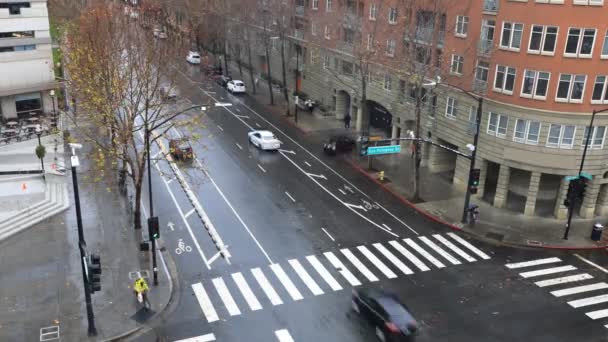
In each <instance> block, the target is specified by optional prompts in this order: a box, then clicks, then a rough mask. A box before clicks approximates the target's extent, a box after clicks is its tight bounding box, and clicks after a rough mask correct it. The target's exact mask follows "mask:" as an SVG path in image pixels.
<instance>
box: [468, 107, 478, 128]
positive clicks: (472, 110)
mask: <svg viewBox="0 0 608 342" xmlns="http://www.w3.org/2000/svg"><path fill="white" fill-rule="evenodd" d="M475 132H477V106H471V107H469V133H470V134H475Z"/></svg>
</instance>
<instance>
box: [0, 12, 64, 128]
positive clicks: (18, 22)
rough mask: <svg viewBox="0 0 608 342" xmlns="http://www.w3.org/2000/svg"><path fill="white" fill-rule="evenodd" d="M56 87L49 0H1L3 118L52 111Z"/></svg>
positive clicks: (0, 115)
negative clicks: (53, 92)
mask: <svg viewBox="0 0 608 342" xmlns="http://www.w3.org/2000/svg"><path fill="white" fill-rule="evenodd" d="M53 88H55V75H54V71H53V57H52V49H51V36H50V31H49V18H48V11H47V1H46V0H30V1H14V0H0V118H3V119H5V120H7V119H14V118H20V117H27V115H28V114H29V113H30V112H36V111H38V112H42V111H44V112H50V111H51V109H52V101H51V100H52V99H51V98H50V95H49V91H50V90H51V89H53Z"/></svg>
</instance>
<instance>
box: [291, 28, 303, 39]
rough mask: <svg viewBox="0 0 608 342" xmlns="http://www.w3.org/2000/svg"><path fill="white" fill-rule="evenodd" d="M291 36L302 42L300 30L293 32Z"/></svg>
mask: <svg viewBox="0 0 608 342" xmlns="http://www.w3.org/2000/svg"><path fill="white" fill-rule="evenodd" d="M293 36H294V37H295V38H296V39H300V40H304V31H302V30H293Z"/></svg>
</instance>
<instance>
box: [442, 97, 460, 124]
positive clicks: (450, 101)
mask: <svg viewBox="0 0 608 342" xmlns="http://www.w3.org/2000/svg"><path fill="white" fill-rule="evenodd" d="M445 103H446V106H445V116H447V117H448V118H451V119H456V111H457V108H456V99H455V98H453V97H449V96H448V97H447V99H446V101H445Z"/></svg>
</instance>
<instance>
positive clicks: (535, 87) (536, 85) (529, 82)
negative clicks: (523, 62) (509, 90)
mask: <svg viewBox="0 0 608 342" xmlns="http://www.w3.org/2000/svg"><path fill="white" fill-rule="evenodd" d="M550 76H551V74H550V73H548V72H545V71H536V70H526V71H525V72H524V81H523V84H522V86H521V96H522V97H529V98H533V99H537V100H544V99H546V98H547V88H548V86H549V77H550Z"/></svg>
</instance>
